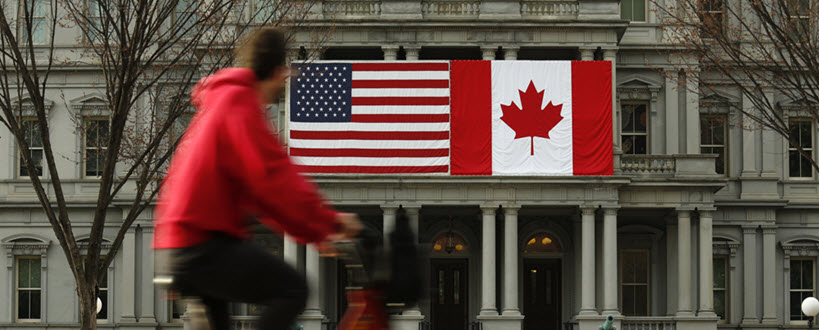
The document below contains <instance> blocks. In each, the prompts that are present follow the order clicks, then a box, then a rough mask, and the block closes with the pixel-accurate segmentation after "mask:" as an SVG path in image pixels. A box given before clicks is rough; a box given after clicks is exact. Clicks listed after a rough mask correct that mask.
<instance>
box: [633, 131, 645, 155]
mask: <svg viewBox="0 0 819 330" xmlns="http://www.w3.org/2000/svg"><path fill="white" fill-rule="evenodd" d="M647 153H648V144H647V137H646V136H645V135H636V136H634V154H637V155H645V154H647Z"/></svg>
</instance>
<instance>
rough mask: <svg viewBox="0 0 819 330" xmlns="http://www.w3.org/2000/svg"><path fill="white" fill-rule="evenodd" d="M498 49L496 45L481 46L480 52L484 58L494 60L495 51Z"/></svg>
mask: <svg viewBox="0 0 819 330" xmlns="http://www.w3.org/2000/svg"><path fill="white" fill-rule="evenodd" d="M497 51H498V46H481V53H483V59H484V60H487V61H489V60H494V59H495V52H497Z"/></svg>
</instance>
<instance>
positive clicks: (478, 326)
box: [469, 322, 483, 330]
mask: <svg viewBox="0 0 819 330" xmlns="http://www.w3.org/2000/svg"><path fill="white" fill-rule="evenodd" d="M469 330H483V323H481V322H472V323H469Z"/></svg>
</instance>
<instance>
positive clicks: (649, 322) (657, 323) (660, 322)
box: [621, 316, 677, 330]
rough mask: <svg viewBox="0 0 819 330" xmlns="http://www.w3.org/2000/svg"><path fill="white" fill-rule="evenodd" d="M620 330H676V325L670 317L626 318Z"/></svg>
mask: <svg viewBox="0 0 819 330" xmlns="http://www.w3.org/2000/svg"><path fill="white" fill-rule="evenodd" d="M621 327H622V330H676V329H677V323H676V322H675V321H674V320H673V319H672V318H671V317H662V316H655V317H651V316H649V317H626V318H625V319H623V323H622V326H621Z"/></svg>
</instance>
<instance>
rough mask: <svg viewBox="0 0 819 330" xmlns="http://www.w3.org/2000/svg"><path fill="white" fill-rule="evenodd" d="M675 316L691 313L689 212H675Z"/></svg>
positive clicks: (691, 314)
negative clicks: (676, 272) (677, 273)
mask: <svg viewBox="0 0 819 330" xmlns="http://www.w3.org/2000/svg"><path fill="white" fill-rule="evenodd" d="M677 269H678V271H679V278H678V279H677V316H693V315H694V313H692V312H691V211H686V210H678V211H677Z"/></svg>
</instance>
